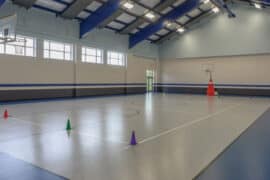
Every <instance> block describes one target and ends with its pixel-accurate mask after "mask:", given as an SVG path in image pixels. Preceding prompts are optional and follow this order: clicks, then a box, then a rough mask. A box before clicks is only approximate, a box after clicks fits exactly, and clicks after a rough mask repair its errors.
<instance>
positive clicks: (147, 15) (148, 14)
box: [145, 12, 156, 19]
mask: <svg viewBox="0 0 270 180" xmlns="http://www.w3.org/2000/svg"><path fill="white" fill-rule="evenodd" d="M145 17H147V18H148V19H154V18H155V17H156V16H155V15H154V13H152V12H148V13H146V14H145Z"/></svg>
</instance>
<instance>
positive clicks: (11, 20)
mask: <svg viewBox="0 0 270 180" xmlns="http://www.w3.org/2000/svg"><path fill="white" fill-rule="evenodd" d="M16 25H17V15H16V14H14V15H10V16H5V17H0V44H5V43H10V42H15V41H16Z"/></svg>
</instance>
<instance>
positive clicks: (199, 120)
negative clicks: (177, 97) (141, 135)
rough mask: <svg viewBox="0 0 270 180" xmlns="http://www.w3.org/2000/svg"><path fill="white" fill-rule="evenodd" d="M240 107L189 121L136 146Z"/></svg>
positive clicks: (234, 106) (229, 108) (231, 107)
mask: <svg viewBox="0 0 270 180" xmlns="http://www.w3.org/2000/svg"><path fill="white" fill-rule="evenodd" d="M240 105H242V103H241V104H236V105H233V106H230V107H228V108H225V109H222V110H220V111H217V112H215V113H213V114H209V115H207V116H205V117H202V118H199V119H197V120H194V121H191V122H188V123H185V124H182V125H180V126H177V127H175V128H173V129H170V130H167V131H164V132H162V133H160V134H157V135H155V136H152V137H149V138H146V139H144V140H142V141H140V142H138V144H143V143H146V142H149V141H152V140H155V139H157V138H159V137H161V136H165V135H167V134H170V133H173V132H174V131H177V130H179V129H182V128H185V127H188V126H191V125H193V124H196V123H198V122H201V121H203V120H206V119H209V118H211V117H214V116H216V115H218V114H220V113H223V112H226V111H228V110H231V109H233V108H236V107H238V106H240Z"/></svg>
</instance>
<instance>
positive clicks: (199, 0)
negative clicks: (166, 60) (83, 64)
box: [11, 0, 270, 47]
mask: <svg viewBox="0 0 270 180" xmlns="http://www.w3.org/2000/svg"><path fill="white" fill-rule="evenodd" d="M11 1H12V2H13V3H15V4H18V5H20V6H23V7H25V8H28V9H29V8H32V7H34V8H38V9H41V10H45V11H49V12H52V13H55V14H56V15H57V16H58V17H62V18H65V19H77V20H78V21H80V29H81V31H80V36H81V37H84V36H86V35H87V33H88V32H90V31H91V30H92V29H94V28H107V29H110V30H112V31H115V32H116V33H120V34H129V35H130V47H133V46H135V45H136V44H137V43H139V42H141V41H143V40H148V41H150V42H152V43H157V42H162V41H164V40H165V39H167V38H169V37H171V36H172V35H175V34H177V33H176V32H177V28H179V27H184V28H188V25H190V24H192V23H194V22H195V21H196V20H200V19H201V18H205V17H206V16H207V15H208V14H211V13H212V8H214V7H215V6H214V5H213V3H211V1H210V2H209V3H204V1H205V0H11ZM126 1H129V2H131V3H132V4H133V6H134V7H133V8H132V9H127V8H124V7H123V2H126ZM241 1H245V2H248V3H250V4H252V3H253V1H249V0H241ZM257 2H260V3H261V4H265V5H268V3H270V0H263V1H257ZM148 12H152V13H153V14H154V15H155V18H154V19H152V20H150V19H148V18H146V17H145V14H146V13H148ZM164 22H167V24H165V23H164ZM168 24H170V26H168Z"/></svg>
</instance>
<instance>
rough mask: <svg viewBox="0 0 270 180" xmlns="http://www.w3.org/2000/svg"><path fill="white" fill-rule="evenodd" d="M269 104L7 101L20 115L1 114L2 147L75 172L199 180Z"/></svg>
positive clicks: (147, 99)
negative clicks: (134, 139) (132, 142)
mask: <svg viewBox="0 0 270 180" xmlns="http://www.w3.org/2000/svg"><path fill="white" fill-rule="evenodd" d="M269 105H270V99H269V98H247V97H219V98H218V97H214V98H208V97H206V96H200V95H174V94H169V95H164V94H147V95H134V96H115V97H99V98H87V99H79V100H64V101H48V102H38V103H37V102H36V103H22V104H9V105H1V110H2V111H3V110H4V109H8V110H9V113H10V115H11V116H12V117H10V118H8V119H7V120H4V119H3V118H1V119H0V152H3V153H6V154H9V155H10V156H12V157H15V158H18V159H20V160H23V161H26V162H29V163H31V164H33V165H35V166H38V167H41V168H43V169H46V170H48V171H50V172H52V173H54V174H58V175H60V176H63V177H66V178H69V179H72V180H89V179H91V180H165V179H169V180H191V179H192V178H193V177H195V176H196V175H197V174H198V173H199V172H200V171H201V170H202V169H204V168H205V167H206V166H207V165H208V164H209V163H210V162H211V161H212V160H213V159H214V158H215V157H216V156H217V155H218V154H219V153H220V152H222V151H223V150H224V149H225V148H226V147H227V146H228V145H229V144H230V143H232V142H233V141H234V140H235V139H236V138H237V137H238V136H239V135H240V134H241V133H242V132H243V131H244V130H246V129H247V127H249V126H250V125H251V124H252V123H253V122H254V121H255V120H256V119H257V118H258V117H259V116H260V115H261V114H262V113H263V112H265V111H266V110H267V109H268V108H269ZM68 118H70V119H71V123H72V128H73V130H72V131H71V132H70V133H67V132H66V130H65V126H66V121H67V119H68ZM132 130H135V131H136V135H137V140H138V142H139V144H138V145H137V146H135V147H131V146H129V139H130V135H131V132H132Z"/></svg>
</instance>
